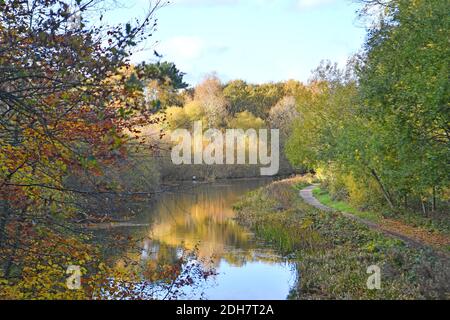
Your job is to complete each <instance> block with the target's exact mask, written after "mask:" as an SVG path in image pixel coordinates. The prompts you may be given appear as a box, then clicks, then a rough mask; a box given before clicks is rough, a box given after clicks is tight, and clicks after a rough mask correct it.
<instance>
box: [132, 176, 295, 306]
mask: <svg viewBox="0 0 450 320" xmlns="http://www.w3.org/2000/svg"><path fill="white" fill-rule="evenodd" d="M267 182H268V181H267V180H256V179H255V180H241V181H234V182H227V183H226V184H224V183H215V184H207V185H201V184H200V185H192V188H187V189H186V190H185V191H182V192H177V193H173V194H166V195H163V196H162V197H161V198H160V199H158V201H157V202H156V203H155V204H154V205H153V206H152V207H151V208H150V210H149V211H148V216H147V217H144V219H147V221H146V222H148V220H151V227H150V228H149V229H148V230H147V231H146V233H147V234H146V236H147V239H146V240H145V241H144V243H143V246H142V252H141V261H145V263H150V264H152V262H155V263H156V262H158V264H160V263H164V262H167V263H169V262H173V261H175V260H176V259H179V258H180V256H181V255H182V252H183V249H188V250H194V249H195V250H196V253H197V259H198V263H201V264H202V266H203V268H204V269H215V270H216V272H217V275H216V276H214V277H213V278H211V279H209V280H207V281H206V282H205V283H204V285H203V287H202V292H201V294H202V296H201V297H200V292H198V295H197V293H196V292H189V295H190V296H192V298H207V299H285V298H286V297H287V296H288V294H289V289H290V287H291V286H292V285H293V283H294V281H295V272H294V270H293V267H292V266H291V265H290V264H289V263H288V262H286V261H285V260H284V259H283V258H282V257H280V256H279V255H277V254H276V253H275V252H274V251H273V250H272V249H271V248H270V247H269V246H268V245H267V244H264V243H261V242H258V241H256V240H255V239H254V237H253V235H252V234H251V233H250V232H249V231H248V230H246V229H245V228H243V227H242V226H240V225H239V224H238V223H237V222H236V221H234V220H233V219H232V218H233V217H234V214H235V213H234V212H233V210H232V205H233V203H235V202H236V201H237V199H238V197H239V196H241V195H243V194H244V193H245V192H247V191H249V190H252V189H256V188H257V187H259V186H261V185H263V184H266V183H267Z"/></svg>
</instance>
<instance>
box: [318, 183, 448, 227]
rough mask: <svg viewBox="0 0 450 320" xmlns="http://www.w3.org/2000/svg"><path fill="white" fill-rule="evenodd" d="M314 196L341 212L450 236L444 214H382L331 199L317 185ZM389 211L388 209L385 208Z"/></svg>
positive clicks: (326, 192)
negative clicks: (387, 219) (391, 221)
mask: <svg viewBox="0 0 450 320" xmlns="http://www.w3.org/2000/svg"><path fill="white" fill-rule="evenodd" d="M313 195H314V197H315V198H316V199H317V200H319V202H320V203H322V204H324V205H326V206H328V207H330V208H333V209H336V210H338V211H341V212H348V213H351V214H354V215H355V216H358V217H360V218H363V219H366V220H369V221H372V222H377V223H379V222H380V221H381V220H383V218H391V219H393V220H398V221H400V222H402V223H404V224H406V225H409V226H412V227H420V228H423V229H424V230H427V231H429V232H431V233H441V234H443V235H445V236H450V221H449V219H448V216H447V215H446V214H435V215H433V216H427V217H426V216H423V214H418V213H416V212H410V211H409V212H403V213H401V214H389V215H387V214H385V216H383V214H382V213H381V212H375V211H370V210H364V211H363V210H359V209H357V208H355V207H353V206H352V205H351V204H349V203H348V202H346V201H338V200H334V199H332V197H331V195H330V194H329V193H328V191H326V190H324V189H322V188H320V187H317V188H315V189H314V190H313ZM385 211H389V210H385Z"/></svg>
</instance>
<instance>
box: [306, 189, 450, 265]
mask: <svg viewBox="0 0 450 320" xmlns="http://www.w3.org/2000/svg"><path fill="white" fill-rule="evenodd" d="M317 186H318V185H312V186H309V187H307V188H305V189H303V190H300V197H301V198H302V199H303V200H304V201H305V202H306V203H307V204H309V205H311V206H313V207H315V208H317V209H320V210H323V211H328V212H335V211H337V210H335V209H333V208H330V207H327V206H325V205H323V204H322V203H320V202H319V200H317V199H316V198H315V197H314V195H313V193H312V191H313V190H314V189H315V188H316V187H317ZM342 215H343V216H345V217H347V218H349V219H352V220H354V221H357V222H359V223H362V224H364V225H366V226H367V227H369V228H370V229H373V230H375V231H378V232H381V233H383V234H384V235H387V236H389V237H393V238H396V239H399V240H401V241H403V242H404V243H406V244H407V245H409V246H411V247H414V248H428V249H433V250H434V249H435V248H433V247H431V246H430V245H428V244H425V243H423V242H420V241H417V240H416V239H413V238H411V237H408V236H406V235H404V234H401V233H399V232H395V231H392V230H387V229H385V228H383V226H381V225H379V224H376V223H374V222H372V221H369V220H366V219H363V218H360V217H357V216H355V215H353V214H351V213H348V212H342ZM439 254H440V255H444V256H446V257H448V254H447V253H445V252H442V251H439Z"/></svg>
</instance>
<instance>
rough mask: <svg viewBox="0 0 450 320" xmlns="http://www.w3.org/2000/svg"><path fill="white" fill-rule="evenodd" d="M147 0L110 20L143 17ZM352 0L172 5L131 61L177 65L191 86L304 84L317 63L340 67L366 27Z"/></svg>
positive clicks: (175, 0)
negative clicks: (213, 77) (213, 79)
mask: <svg viewBox="0 0 450 320" xmlns="http://www.w3.org/2000/svg"><path fill="white" fill-rule="evenodd" d="M149 3H151V1H150V0H131V1H127V4H126V8H121V9H116V10H113V11H111V12H109V13H108V15H107V19H108V22H112V23H115V22H126V21H128V20H130V19H132V18H135V17H138V18H139V17H142V16H143V15H144V13H145V11H146V10H147V8H148V6H149ZM357 8H358V5H357V4H356V3H354V2H353V1H352V0H172V3H171V4H169V5H167V6H165V7H163V8H161V9H160V10H159V11H158V12H157V14H156V17H157V19H158V26H157V30H156V32H155V33H154V34H153V36H152V37H151V38H150V40H148V41H147V42H146V44H145V47H144V48H143V49H142V50H140V51H139V52H136V53H135V54H134V55H133V58H132V60H133V62H134V63H137V62H141V61H147V62H154V61H157V58H156V57H155V56H154V54H153V50H154V49H155V50H156V51H157V52H158V53H159V54H161V55H163V58H162V60H163V61H171V62H174V63H175V64H176V65H177V67H178V68H179V69H180V70H181V71H183V72H185V73H186V76H185V80H186V82H188V83H189V84H191V85H195V84H196V83H198V82H200V81H201V80H202V79H203V78H204V77H205V76H206V75H208V74H210V73H213V72H214V73H216V74H217V75H218V76H219V77H220V78H221V80H222V81H224V82H227V81H230V80H233V79H242V80H245V81H247V82H250V83H264V82H277V81H285V80H289V79H296V80H300V81H303V82H306V81H307V80H308V79H309V77H310V75H311V71H312V70H314V69H315V68H316V67H317V66H318V65H319V63H320V61H321V60H325V59H328V60H331V61H334V62H338V63H339V64H340V65H341V66H343V65H345V62H346V61H347V58H348V57H350V56H351V55H352V54H354V53H356V52H357V51H358V50H359V49H360V48H361V47H362V45H363V42H364V38H365V33H366V32H365V29H364V28H363V26H362V23H361V22H359V21H358V19H357V14H356V10H357Z"/></svg>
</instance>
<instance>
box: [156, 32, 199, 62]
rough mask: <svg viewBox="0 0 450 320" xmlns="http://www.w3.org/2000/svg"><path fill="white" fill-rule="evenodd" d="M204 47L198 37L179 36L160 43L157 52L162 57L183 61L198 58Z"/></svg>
mask: <svg viewBox="0 0 450 320" xmlns="http://www.w3.org/2000/svg"><path fill="white" fill-rule="evenodd" d="M205 47H206V44H205V41H204V40H203V39H201V38H200V37H194V36H192V37H191V36H179V37H173V38H170V39H168V40H166V41H163V42H161V44H160V45H159V46H158V50H159V52H160V53H161V54H163V55H168V56H170V57H178V58H179V59H181V60H183V61H184V60H193V59H198V58H200V57H201V56H202V53H203V52H204V50H205Z"/></svg>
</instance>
